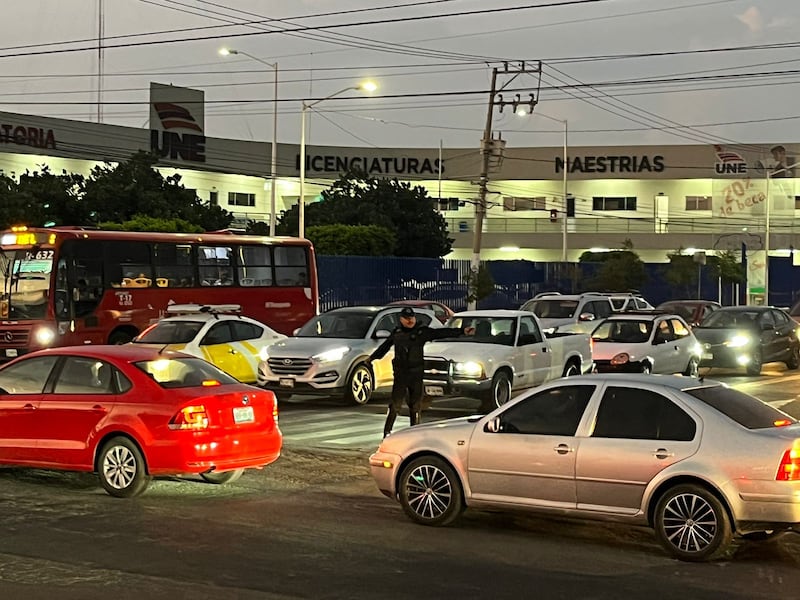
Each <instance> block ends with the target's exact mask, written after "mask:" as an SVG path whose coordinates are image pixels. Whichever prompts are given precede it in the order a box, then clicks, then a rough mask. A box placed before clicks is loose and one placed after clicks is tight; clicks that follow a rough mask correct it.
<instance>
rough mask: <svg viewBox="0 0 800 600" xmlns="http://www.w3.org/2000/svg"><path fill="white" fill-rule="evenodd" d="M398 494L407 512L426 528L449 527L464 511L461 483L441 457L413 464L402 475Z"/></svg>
mask: <svg viewBox="0 0 800 600" xmlns="http://www.w3.org/2000/svg"><path fill="white" fill-rule="evenodd" d="M398 491H399V493H400V503H401V504H402V505H403V511H404V512H405V513H406V515H407V516H408V517H409V518H410V519H411V520H412V521H416V522H417V523H420V524H422V525H447V524H449V523H452V522H453V520H455V519H456V517H458V515H460V514H461V512H462V511H463V510H464V498H463V492H462V488H461V482H460V481H459V479H458V476H457V475H456V474H455V471H453V468H452V467H451V466H450V465H449V464H447V463H446V462H445V461H444V460H442V459H441V458H439V457H437V456H421V457H420V458H417V459H414V460H413V461H411V463H409V465H408V466H407V467H406V468H405V469H403V472H402V474H401V475H400V485H399V490H398Z"/></svg>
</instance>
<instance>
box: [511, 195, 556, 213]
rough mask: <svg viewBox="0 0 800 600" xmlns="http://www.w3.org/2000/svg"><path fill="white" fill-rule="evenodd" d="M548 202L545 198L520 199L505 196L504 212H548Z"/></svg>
mask: <svg viewBox="0 0 800 600" xmlns="http://www.w3.org/2000/svg"><path fill="white" fill-rule="evenodd" d="M546 209H547V201H546V199H545V197H544V196H539V197H536V198H519V197H517V196H503V210H515V211H516V210H546Z"/></svg>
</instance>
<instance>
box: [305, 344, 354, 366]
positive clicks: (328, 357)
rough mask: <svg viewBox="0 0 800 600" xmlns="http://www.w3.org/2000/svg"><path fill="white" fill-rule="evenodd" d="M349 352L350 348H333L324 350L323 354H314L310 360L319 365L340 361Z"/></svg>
mask: <svg viewBox="0 0 800 600" xmlns="http://www.w3.org/2000/svg"><path fill="white" fill-rule="evenodd" d="M348 352H350V348H349V347H347V346H341V347H339V348H333V349H331V350H326V351H325V352H320V353H319V354H315V355H314V356H312V357H311V359H312V360H314V361H316V362H320V363H325V362H336V361H337V360H342V358H344V355H345V354H347V353H348Z"/></svg>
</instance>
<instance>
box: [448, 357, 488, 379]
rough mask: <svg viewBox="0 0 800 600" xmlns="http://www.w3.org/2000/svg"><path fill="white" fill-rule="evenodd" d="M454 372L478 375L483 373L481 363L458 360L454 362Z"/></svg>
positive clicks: (471, 375)
mask: <svg viewBox="0 0 800 600" xmlns="http://www.w3.org/2000/svg"><path fill="white" fill-rule="evenodd" d="M455 372H456V373H458V374H459V375H469V376H470V377H478V376H480V375H482V374H483V365H482V364H480V363H477V362H474V361H467V362H460V363H456V364H455Z"/></svg>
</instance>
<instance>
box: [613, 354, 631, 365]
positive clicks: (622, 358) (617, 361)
mask: <svg viewBox="0 0 800 600" xmlns="http://www.w3.org/2000/svg"><path fill="white" fill-rule="evenodd" d="M630 359H631V357H630V355H629V354H628V353H627V352H620V353H619V354H617V355H616V356H615V357H614V358H612V359H611V364H612V365H624V364H626V363H627V362H628V361H629V360H630Z"/></svg>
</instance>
